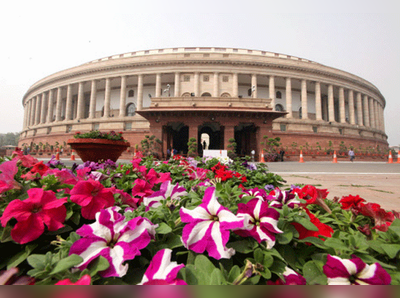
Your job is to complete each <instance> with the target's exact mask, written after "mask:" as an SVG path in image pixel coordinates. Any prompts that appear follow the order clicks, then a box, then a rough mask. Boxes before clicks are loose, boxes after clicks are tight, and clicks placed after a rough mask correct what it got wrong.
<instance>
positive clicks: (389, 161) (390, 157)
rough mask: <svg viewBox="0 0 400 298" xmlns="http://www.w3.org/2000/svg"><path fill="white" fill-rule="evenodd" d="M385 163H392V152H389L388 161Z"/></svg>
mask: <svg viewBox="0 0 400 298" xmlns="http://www.w3.org/2000/svg"><path fill="white" fill-rule="evenodd" d="M387 163H393V157H392V151H389V160H388V162H387Z"/></svg>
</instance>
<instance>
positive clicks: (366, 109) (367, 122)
mask: <svg viewBox="0 0 400 298" xmlns="http://www.w3.org/2000/svg"><path fill="white" fill-rule="evenodd" d="M364 123H365V126H369V127H370V126H371V122H370V119H369V104H368V96H367V95H364Z"/></svg>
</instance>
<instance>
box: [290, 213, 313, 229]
mask: <svg viewBox="0 0 400 298" xmlns="http://www.w3.org/2000/svg"><path fill="white" fill-rule="evenodd" d="M294 221H295V222H297V223H299V224H301V225H302V226H303V227H304V228H305V229H307V230H309V231H318V228H317V227H316V226H315V225H314V224H313V223H312V222H311V221H310V220H309V219H307V218H304V217H301V216H295V217H294Z"/></svg>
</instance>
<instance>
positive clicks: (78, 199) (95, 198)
mask: <svg viewBox="0 0 400 298" xmlns="http://www.w3.org/2000/svg"><path fill="white" fill-rule="evenodd" d="M70 199H71V201H72V202H73V203H76V204H78V205H79V206H82V216H83V217H84V218H86V219H94V218H95V215H96V213H97V212H99V211H100V210H101V209H105V208H108V207H111V206H113V205H114V203H115V200H114V196H113V193H112V191H111V189H109V188H105V187H104V186H103V185H102V184H101V183H100V182H99V181H95V180H92V179H89V180H87V181H79V182H78V183H77V184H76V185H75V186H74V188H73V189H72V190H71V198H70Z"/></svg>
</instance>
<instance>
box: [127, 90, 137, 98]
mask: <svg viewBox="0 0 400 298" xmlns="http://www.w3.org/2000/svg"><path fill="white" fill-rule="evenodd" d="M134 96H135V91H133V90H132V89H131V90H129V92H128V97H134Z"/></svg>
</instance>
